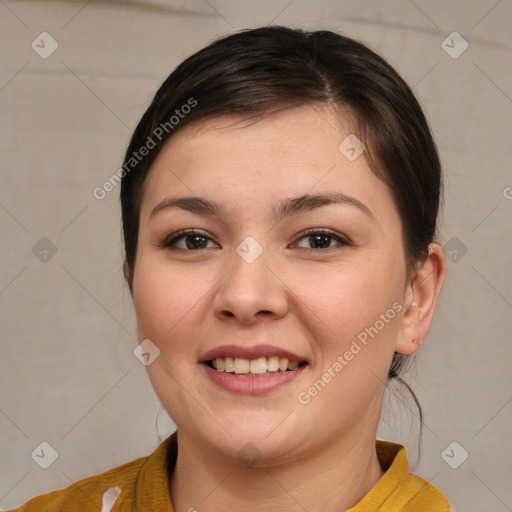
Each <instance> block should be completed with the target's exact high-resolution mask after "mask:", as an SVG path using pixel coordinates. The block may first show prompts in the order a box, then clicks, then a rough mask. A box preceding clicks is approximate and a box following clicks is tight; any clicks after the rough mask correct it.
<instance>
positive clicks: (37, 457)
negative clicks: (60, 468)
mask: <svg viewBox="0 0 512 512" xmlns="http://www.w3.org/2000/svg"><path fill="white" fill-rule="evenodd" d="M30 455H31V457H32V459H34V461H35V462H36V463H37V464H38V466H40V467H41V468H43V469H48V468H49V467H50V466H51V465H52V464H53V463H54V462H55V461H56V460H57V458H58V457H59V454H58V453H57V450H56V449H55V448H54V447H53V446H52V445H51V444H50V443H47V442H46V441H43V442H42V443H41V444H40V445H38V447H37V448H36V449H35V450H34V451H33V452H32V453H31V454H30Z"/></svg>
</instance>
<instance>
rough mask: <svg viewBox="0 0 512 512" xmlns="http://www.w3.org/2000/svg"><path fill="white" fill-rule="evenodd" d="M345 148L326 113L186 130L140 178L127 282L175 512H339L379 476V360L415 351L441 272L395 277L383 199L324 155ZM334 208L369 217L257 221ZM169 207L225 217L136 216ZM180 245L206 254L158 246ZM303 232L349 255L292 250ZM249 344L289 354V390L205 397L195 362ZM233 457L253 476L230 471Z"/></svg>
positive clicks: (360, 173)
mask: <svg viewBox="0 0 512 512" xmlns="http://www.w3.org/2000/svg"><path fill="white" fill-rule="evenodd" d="M350 133H351V129H350V123H349V119H348V118H347V117H346V116H343V115H342V113H341V112H339V111H337V110H334V109H333V108H327V107H326V108H318V107H315V108H312V107H310V106H301V107H294V108H290V109H287V110H284V111H280V112H278V113H274V114H271V115H269V116H266V117H264V118H263V119H260V120H259V121H257V122H254V121H252V122H250V123H249V122H247V121H244V120H243V119H241V118H233V117H225V118H217V119H214V120H209V121H200V122H198V123H195V124H191V125H189V126H187V127H186V128H184V129H183V130H182V131H180V132H178V133H176V135H174V136H173V137H172V138H171V139H170V140H169V141H168V143H167V144H166V145H165V146H164V148H163V149H162V151H161V152H160V154H159V155H158V157H157V159H156V160H155V162H154V164H153V166H152V168H151V170H150V173H149V175H148V178H147V180H146V183H145V189H144V195H143V200H142V203H141V215H140V231H139V240H138V249H137V255H136V263H135V268H134V271H133V272H131V271H130V270H129V269H127V274H126V275H127V279H128V281H129V283H130V287H131V290H132V294H133V299H134V305H135V311H136V316H137V322H138V338H139V341H142V340H144V339H150V340H151V341H152V342H153V343H154V344H155V345H156V346H158V348H159V349H160V351H161V353H160V356H159V357H158V358H157V359H155V361H154V362H153V363H152V364H151V365H149V366H148V367H147V370H148V374H149V378H150V380H151V383H152V386H153V388H154V389H155V392H156V394H157V396H158V398H159V400H160V401H161V403H162V405H163V406H164V408H165V409H166V411H167V412H168V414H169V415H170V416H171V417H172V418H173V420H174V421H175V423H176V424H177V426H178V443H179V450H178V459H177V463H176V467H175V470H174V473H173V475H172V478H171V481H170V495H171V499H172V502H173V505H174V507H175V510H176V511H177V512H185V511H188V510H190V509H191V508H192V507H195V508H196V509H197V510H199V511H201V512H203V511H205V512H208V511H216V510H248V511H263V510H279V509H282V510H290V511H303V510H304V509H306V510H308V511H310V512H313V511H334V510H336V511H340V510H347V509H348V508H350V507H352V506H354V505H355V504H356V503H358V502H359V501H360V500H361V499H362V498H363V497H364V495H365V494H366V493H367V492H368V491H369V490H370V489H371V488H372V487H373V486H374V485H375V483H376V482H377V481H378V480H379V478H380V477H381V476H382V474H383V472H382V468H381V467H380V464H379V461H378V459H377V456H376V452H375V439H376V432H377V425H378V421H379V417H380V412H381V405H382V399H383V393H384V389H385V384H386V379H387V373H388V370H389V366H390V363H391V359H392V356H393V353H394V351H395V350H396V351H398V352H400V353H404V354H412V353H414V352H416V351H417V350H418V349H419V347H420V344H418V343H413V340H414V339H420V340H423V338H424V337H425V336H426V334H427V331H428V329H429V326H430V322H431V319H432V315H433V312H434V308H435V304H436V301H437V298H438V295H439V293H440V290H441V287H442V284H443V281H444V275H445V267H446V264H445V259H444V255H443V251H442V248H441V247H440V246H439V245H438V244H436V243H433V244H431V245H430V246H429V256H428V257H427V258H426V260H425V261H424V262H422V263H421V264H418V266H417V268H416V271H415V272H414V275H413V276H412V278H408V277H407V272H406V264H405V257H404V247H403V243H402V228H401V220H400V217H399V214H398V212H397V209H396V207H395V205H394V203H393V200H392V196H391V193H390V191H389V189H388V188H387V187H386V185H385V184H384V183H383V182H382V181H380V180H379V179H378V178H377V177H376V176H375V174H374V173H373V172H372V171H371V169H370V167H369V166H368V163H367V161H366V160H365V158H364V153H363V155H361V156H360V157H359V158H357V159H356V160H355V161H353V162H351V161H349V160H348V159H347V158H346V157H345V156H344V155H343V154H342V153H341V152H340V151H339V150H338V146H339V144H340V142H341V141H342V140H344V139H345V137H346V136H347V135H348V134H350ZM333 191H335V192H342V193H344V194H347V195H350V196H352V197H354V198H356V199H357V200H358V201H360V202H361V203H363V204H364V205H366V206H367V207H368V209H369V210H370V211H371V213H372V215H371V216H369V215H367V214H366V213H364V212H363V211H362V210H361V209H359V208H357V207H355V206H352V205H349V204H330V205H324V206H322V207H319V208H315V209H312V210H308V211H305V212H302V213H298V214H295V215H291V216H289V217H286V218H284V219H282V220H281V221H280V222H277V223H276V220H275V219H274V218H273V216H272V207H273V205H275V204H277V203H279V202H280V201H282V200H284V199H287V198H290V197H295V196H300V195H302V194H306V193H308V194H315V193H325V192H333ZM181 196H201V197H205V198H208V199H209V200H212V201H215V202H216V203H219V204H220V205H221V206H222V207H223V208H224V209H225V215H220V214H218V215H202V214H201V215H200V214H196V213H192V212H189V211H185V210H183V209H180V208H167V209H162V210H161V211H159V212H158V213H156V214H155V215H151V212H152V210H153V209H154V208H155V206H157V205H158V204H159V203H160V202H162V201H163V200H165V199H166V198H169V197H181ZM192 228H194V229H197V230H200V232H201V235H203V236H206V237H207V238H206V239H199V242H200V243H199V246H200V247H205V248H199V249H187V245H186V242H187V239H184V238H181V239H179V240H177V241H176V244H175V247H174V248H172V247H165V244H164V242H165V241H166V240H169V239H170V238H172V237H170V235H172V234H173V233H176V232H178V231H179V230H181V229H192ZM310 228H315V229H318V230H321V229H330V230H332V231H334V232H335V234H336V235H337V236H340V237H341V238H345V239H348V240H349V241H350V243H349V245H345V244H341V243H340V242H339V240H338V239H337V238H336V236H333V237H331V238H327V239H326V240H324V242H323V243H324V245H323V246H322V244H321V242H319V243H317V245H315V240H311V239H310V238H309V237H308V236H305V235H304V234H303V231H304V230H306V229H310ZM248 236H251V237H253V238H254V239H255V240H256V241H257V242H258V244H259V245H260V246H261V248H262V249H263V252H262V254H261V255H260V256H259V257H258V258H257V259H256V260H255V261H253V262H252V263H247V262H246V261H245V260H244V259H242V258H241V257H240V256H239V255H238V254H237V252H236V249H237V247H238V246H239V245H240V244H241V242H242V241H243V240H244V239H245V238H246V237H248ZM310 236H311V235H310ZM188 241H189V242H190V241H191V240H190V237H189V239H188ZM201 243H202V244H203V245H201ZM319 245H320V248H315V247H319ZM196 246H198V244H197V243H196ZM196 246H194V247H196ZM413 302H414V304H413ZM394 303H398V304H399V305H401V306H402V309H401V311H400V313H399V314H397V315H396V316H395V317H394V318H393V319H392V320H390V321H388V323H386V324H385V326H384V328H382V329H381V330H380V331H379V333H378V335H376V336H375V337H374V338H373V339H371V338H370V339H369V342H368V344H367V345H366V346H365V347H364V348H363V349H362V350H361V351H360V352H359V353H358V354H357V355H355V356H354V358H353V359H352V360H351V361H350V362H349V364H347V365H346V366H344V368H343V370H342V371H341V372H339V373H337V374H336V376H335V377H334V378H333V379H332V380H331V381H330V382H329V383H328V385H326V386H325V387H324V388H323V389H322V390H321V392H319V393H318V394H317V396H315V397H313V398H312V399H311V401H310V402H309V403H308V404H307V405H303V404H301V403H300V402H299V401H298V399H297V397H298V394H299V393H300V392H303V391H307V390H308V388H309V387H310V386H311V385H312V384H313V383H314V382H315V381H316V380H317V379H319V378H320V377H321V376H322V374H323V373H324V372H325V371H326V370H327V369H328V368H329V367H332V365H333V363H334V362H335V361H336V360H337V357H338V356H340V355H343V354H344V352H345V351H346V350H348V349H349V347H350V345H351V343H352V341H353V340H355V339H357V335H358V334H359V333H361V332H362V331H364V329H365V328H368V327H370V326H374V325H375V323H376V321H377V320H378V319H379V318H380V315H381V314H383V313H385V312H386V311H387V310H388V309H389V308H391V307H392V305H393V304H394ZM259 343H271V344H273V345H276V346H278V347H282V348H284V349H287V350H290V351H292V352H294V353H296V354H299V355H301V356H302V357H303V358H304V359H305V360H306V361H307V362H308V366H307V367H306V369H305V370H304V371H303V372H302V373H301V375H300V376H299V377H298V378H296V379H295V380H293V381H292V382H290V383H289V384H287V385H285V386H283V387H281V388H279V389H277V390H275V391H272V392H270V393H268V394H264V395H257V396H248V395H235V394H233V393H231V392H229V391H226V390H224V389H221V388H220V387H218V386H217V385H215V384H213V383H212V381H211V380H210V379H209V378H208V377H207V376H206V374H205V372H204V368H203V367H202V365H201V364H199V362H198V361H199V359H200V357H201V355H202V354H204V353H205V352H206V351H208V350H211V349H212V348H214V347H217V346H219V345H224V344H235V345H238V344H239V345H244V344H246V345H247V346H253V345H256V344H259ZM269 355H271V354H269ZM247 442H250V443H251V445H252V446H253V448H252V449H253V450H254V451H255V453H257V458H258V460H257V461H256V463H255V464H254V465H247V464H245V463H244V462H242V461H241V460H240V457H239V450H241V449H242V448H243V447H244V445H246V443H247Z"/></svg>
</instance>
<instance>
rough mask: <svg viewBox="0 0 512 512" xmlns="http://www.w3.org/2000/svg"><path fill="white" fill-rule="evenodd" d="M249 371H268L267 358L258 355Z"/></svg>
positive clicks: (258, 372)
mask: <svg viewBox="0 0 512 512" xmlns="http://www.w3.org/2000/svg"><path fill="white" fill-rule="evenodd" d="M249 371H250V372H251V373H256V374H257V375H259V374H260V373H265V372H266V371H267V358H266V357H258V359H253V360H252V361H251V364H250V367H249Z"/></svg>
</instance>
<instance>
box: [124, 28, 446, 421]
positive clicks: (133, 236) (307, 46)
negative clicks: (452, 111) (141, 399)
mask: <svg viewBox="0 0 512 512" xmlns="http://www.w3.org/2000/svg"><path fill="white" fill-rule="evenodd" d="M318 103H322V104H332V105H334V106H338V107H341V108H344V109H346V110H347V109H348V111H350V112H351V114H352V115H353V117H354V118H355V120H356V122H357V124H358V126H359V133H358V136H359V138H362V140H363V142H364V144H365V145H366V147H367V152H366V153H365V155H366V158H367V159H368V162H369V164H370V166H371V168H372V170H373V172H374V173H375V174H376V175H377V176H379V177H380V178H381V179H382V180H383V181H384V182H385V183H386V184H387V185H388V187H389V189H390V191H391V193H392V196H393V200H394V202H395V205H396V207H397V209H398V212H399V214H400V217H401V221H402V226H403V239H404V240H403V242H404V252H405V256H406V261H407V270H408V272H412V271H413V270H414V267H415V265H416V264H417V263H418V262H419V261H422V260H423V259H424V258H425V256H426V255H427V250H428V244H429V243H431V242H432V241H434V238H435V236H436V222H437V216H438V210H439V203H440V196H441V191H442V174H441V165H440V162H439V157H438V153H437V149H436V146H435V143H434V140H433V138H432V135H431V132H430V129H429V126H428V123H427V121H426V119H425V116H424V114H423V111H422V109H421V107H420V105H419V103H418V101H417V99H416V98H415V96H414V94H413V93H412V91H411V89H410V88H409V87H408V86H407V84H406V83H405V82H404V80H403V79H402V78H401V77H400V76H399V75H398V73H397V72H396V71H395V70H394V69H393V68H392V67H391V66H390V65H389V64H388V63H387V62H386V61H385V60H384V59H383V58H382V57H380V56H378V55H377V54H376V53H374V52H373V51H372V50H370V49H369V48H368V47H366V46H365V45H363V44H361V43H359V42H357V41H354V40H353V39H349V38H347V37H344V36H342V35H339V34H336V33H334V32H330V31H314V32H307V31H303V30H298V29H292V28H287V27H279V26H270V27H262V28H257V29H252V30H244V31H241V32H237V33H234V34H231V35H228V36H226V37H222V38H220V39H218V40H216V41H214V42H213V43H212V44H210V45H209V46H207V47H205V48H203V49H202V50H200V51H198V52H197V53H195V54H193V55H192V56H190V57H188V58H187V59H186V60H185V61H183V62H182V63H181V64H180V65H179V66H178V67H177V68H176V69H175V70H174V71H173V72H172V73H171V74H170V75H169V77H168V78H167V79H166V80H165V81H164V83H163V84H162V86H161V87H160V88H159V89H158V91H157V93H156V95H155V97H154V99H153V101H152V103H151V105H150V106H149V108H148V109H147V110H146V112H145V113H144V115H143V116H142V119H141V120H140V122H139V124H138V125H137V128H136V129H135V131H134V133H133V136H132V138H131V141H130V144H129V146H128V149H127V151H126V156H125V165H124V166H123V169H124V170H125V172H123V178H122V181H121V205H122V218H123V231H124V244H125V254H126V259H125V270H126V271H127V272H126V274H127V276H129V277H128V278H129V280H130V281H131V279H132V278H133V272H134V268H135V258H136V253H137V239H138V230H139V213H140V205H141V200H142V196H143V191H144V182H145V179H146V177H147V175H148V172H149V170H150V168H151V164H152V162H153V161H154V160H155V158H156V156H157V155H158V153H159V151H160V149H161V148H162V146H163V145H164V144H165V142H166V141H167V140H168V139H169V137H171V136H172V135H173V134H174V133H176V132H177V131H178V130H181V129H183V128H184V127H185V126H186V125H188V124H189V123H191V122H194V121H197V120H204V119H207V118H210V117H214V116H220V115H225V114H239V115H242V116H245V117H248V118H250V117H258V116H262V115H267V114H269V113H271V112H274V111H277V110H281V109H284V108H287V107H290V106H295V105H303V104H318ZM340 142H341V141H340ZM143 147H146V148H151V149H149V150H146V151H144V153H145V156H144V157H141V156H140V154H142V153H143V152H142V151H140V149H141V148H143ZM139 152H140V154H139ZM134 154H137V158H135V157H134ZM406 360H407V356H404V355H401V354H398V353H395V354H394V357H393V361H392V364H391V368H390V372H389V378H399V374H400V372H401V370H402V369H403V366H404V364H405V362H406ZM400 380H401V379H400ZM413 396H414V394H413ZM414 398H415V397H414ZM420 415H421V409H420Z"/></svg>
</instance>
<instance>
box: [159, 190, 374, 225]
mask: <svg viewBox="0 0 512 512" xmlns="http://www.w3.org/2000/svg"><path fill="white" fill-rule="evenodd" d="M330 204H344V205H349V206H353V207H355V208H357V209H359V210H360V211H361V212H363V213H364V214H365V215H366V216H367V217H369V218H370V219H371V220H373V221H376V218H375V216H374V215H373V213H372V212H371V210H370V209H369V208H368V207H367V206H366V205H365V204H364V203H362V202H361V201H359V199H356V198H355V197H352V196H349V195H347V194H343V193H341V192H333V193H324V194H304V195H301V196H298V197H291V198H288V199H285V200H284V201H282V202H281V203H279V204H278V205H275V206H274V207H273V208H272V213H273V216H274V219H275V220H276V222H280V221H281V220H283V219H284V218H286V217H289V216H291V215H297V214H300V213H304V212H306V211H311V210H314V209H316V208H320V207H322V206H326V205H330ZM173 208H180V209H182V210H186V211H189V212H191V213H195V214H198V215H210V216H216V217H225V216H226V214H225V211H224V208H223V207H222V206H221V205H220V204H218V203H215V202H214V201H211V200H209V199H206V198H205V197H197V196H190V197H169V198H167V199H164V200H163V201H161V202H160V203H158V204H157V205H156V206H155V207H154V208H153V210H152V211H151V214H150V218H151V217H153V216H154V215H156V214H157V213H159V212H161V211H163V210H168V209H173Z"/></svg>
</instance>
